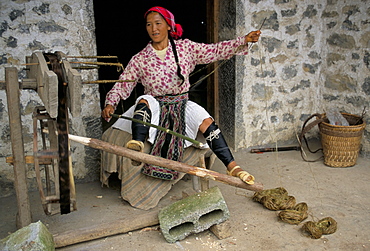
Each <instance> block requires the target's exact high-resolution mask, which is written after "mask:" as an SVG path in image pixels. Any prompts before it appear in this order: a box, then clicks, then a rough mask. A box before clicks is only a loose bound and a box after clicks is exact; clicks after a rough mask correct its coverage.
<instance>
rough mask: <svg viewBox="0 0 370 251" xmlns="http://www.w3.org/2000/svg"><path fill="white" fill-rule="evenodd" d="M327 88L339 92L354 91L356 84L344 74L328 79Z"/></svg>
mask: <svg viewBox="0 0 370 251" xmlns="http://www.w3.org/2000/svg"><path fill="white" fill-rule="evenodd" d="M325 87H326V88H329V89H332V90H336V91H338V92H342V91H350V90H354V89H355V87H356V84H355V82H354V80H353V79H352V78H351V77H349V76H347V75H342V74H334V75H330V76H327V77H326V80H325Z"/></svg>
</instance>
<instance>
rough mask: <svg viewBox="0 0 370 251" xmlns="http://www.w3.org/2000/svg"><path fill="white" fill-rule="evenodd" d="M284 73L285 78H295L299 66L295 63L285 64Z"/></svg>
mask: <svg viewBox="0 0 370 251" xmlns="http://www.w3.org/2000/svg"><path fill="white" fill-rule="evenodd" d="M282 73H283V79H284V80H287V79H291V78H294V77H295V76H297V73H298V71H297V67H296V66H295V65H289V66H285V67H284V68H283V72H282Z"/></svg>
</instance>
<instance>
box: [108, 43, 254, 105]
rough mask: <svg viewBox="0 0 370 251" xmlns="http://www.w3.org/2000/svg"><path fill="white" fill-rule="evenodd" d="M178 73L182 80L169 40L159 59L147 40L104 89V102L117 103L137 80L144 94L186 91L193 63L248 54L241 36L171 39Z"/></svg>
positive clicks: (158, 94) (128, 94)
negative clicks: (214, 39)
mask: <svg viewBox="0 0 370 251" xmlns="http://www.w3.org/2000/svg"><path fill="white" fill-rule="evenodd" d="M175 44H176V49H177V54H178V58H179V64H180V67H181V74H182V75H183V76H184V77H185V81H184V83H183V84H182V85H181V82H182V80H181V79H180V78H179V77H178V75H177V65H176V61H175V56H174V53H173V49H172V46H171V44H170V43H169V45H168V50H167V52H166V55H165V58H164V60H161V59H160V58H159V57H158V56H157V54H156V52H155V51H154V48H153V46H152V44H151V42H150V43H149V44H148V45H147V46H146V47H145V48H144V49H143V50H142V51H140V52H139V53H137V54H136V55H135V56H133V57H132V58H131V60H130V62H129V63H128V65H127V67H126V68H125V70H124V71H123V73H122V74H121V75H120V77H119V79H120V80H130V82H129V81H127V82H117V83H116V84H115V85H114V86H113V88H112V89H111V90H110V91H109V92H108V94H107V97H106V100H105V105H108V104H109V105H112V106H113V107H114V108H116V106H117V105H118V103H119V101H120V99H123V100H125V99H127V98H128V97H129V96H130V94H131V92H132V90H133V89H134V87H135V86H136V84H137V83H138V82H141V83H142V85H143V87H144V94H148V95H152V96H162V95H166V94H172V95H176V94H180V93H184V92H187V91H189V88H190V82H189V75H190V73H191V72H192V71H193V70H194V68H195V66H196V65H197V64H208V63H211V62H214V61H217V60H223V59H229V58H231V57H232V56H234V55H246V54H248V44H245V38H244V37H239V38H237V39H234V40H228V41H223V42H219V43H215V44H204V43H196V42H193V41H191V40H189V39H183V40H182V39H180V40H175Z"/></svg>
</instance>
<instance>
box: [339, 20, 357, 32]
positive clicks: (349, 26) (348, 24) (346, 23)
mask: <svg viewBox="0 0 370 251" xmlns="http://www.w3.org/2000/svg"><path fill="white" fill-rule="evenodd" d="M342 28H343V29H346V30H349V31H359V30H360V29H359V28H358V27H357V25H356V24H354V23H352V21H351V20H349V19H348V18H347V19H346V20H344V21H343V24H342Z"/></svg>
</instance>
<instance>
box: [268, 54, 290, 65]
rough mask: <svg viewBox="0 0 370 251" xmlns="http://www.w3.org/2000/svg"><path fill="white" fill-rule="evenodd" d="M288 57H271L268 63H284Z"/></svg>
mask: <svg viewBox="0 0 370 251" xmlns="http://www.w3.org/2000/svg"><path fill="white" fill-rule="evenodd" d="M287 59H288V57H287V56H286V55H282V54H280V55H277V56H276V57H273V58H271V59H270V63H284V62H285V61H286V60H287Z"/></svg>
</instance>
